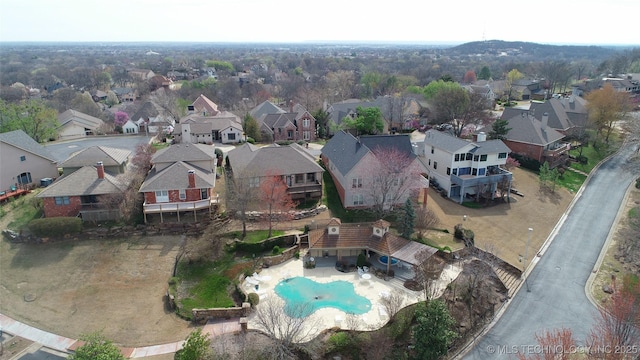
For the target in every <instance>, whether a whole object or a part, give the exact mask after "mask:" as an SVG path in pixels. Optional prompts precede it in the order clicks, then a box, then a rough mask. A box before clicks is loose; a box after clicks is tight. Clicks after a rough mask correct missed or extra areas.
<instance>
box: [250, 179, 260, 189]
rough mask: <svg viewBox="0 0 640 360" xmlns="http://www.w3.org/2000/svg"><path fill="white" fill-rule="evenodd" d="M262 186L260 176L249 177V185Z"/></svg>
mask: <svg viewBox="0 0 640 360" xmlns="http://www.w3.org/2000/svg"><path fill="white" fill-rule="evenodd" d="M258 186H260V178H259V177H252V178H249V187H252V188H253V187H258Z"/></svg>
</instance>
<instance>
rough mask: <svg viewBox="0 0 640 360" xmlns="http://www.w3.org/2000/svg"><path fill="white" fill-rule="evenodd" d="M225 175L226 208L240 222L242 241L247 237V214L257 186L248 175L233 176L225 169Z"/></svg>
mask: <svg viewBox="0 0 640 360" xmlns="http://www.w3.org/2000/svg"><path fill="white" fill-rule="evenodd" d="M225 174H226V176H227V177H226V184H227V196H226V201H227V208H228V209H230V210H231V211H232V212H233V213H234V216H237V217H238V218H239V219H240V221H241V222H242V238H243V239H244V238H245V236H247V212H248V211H249V210H250V208H251V206H252V203H253V202H254V201H255V199H256V194H257V191H258V188H257V186H256V185H257V184H256V183H255V181H254V180H253V179H254V177H253V176H252V174H250V173H246V172H245V173H240V174H235V173H233V171H232V170H231V169H229V168H227V169H225Z"/></svg>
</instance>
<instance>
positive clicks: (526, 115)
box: [502, 111, 570, 168]
mask: <svg viewBox="0 0 640 360" xmlns="http://www.w3.org/2000/svg"><path fill="white" fill-rule="evenodd" d="M502 119H504V120H507V121H508V125H507V128H509V129H510V130H509V132H508V133H507V135H506V136H505V140H504V143H505V145H507V146H508V147H509V149H511V152H513V153H516V154H518V155H521V156H524V157H527V158H529V159H533V160H536V161H538V162H539V163H540V164H544V163H545V162H548V163H549V166H550V167H552V168H553V167H556V166H558V165H560V164H563V163H565V162H566V161H567V160H568V156H569V149H570V145H569V143H567V142H565V141H563V139H564V137H565V135H564V134H562V133H561V132H559V131H557V130H555V129H554V128H552V127H551V126H549V125H548V124H549V120H550V116H549V115H548V114H547V113H544V114H542V121H540V120H538V119H537V118H536V117H534V116H533V115H532V114H531V113H530V112H527V111H520V113H519V114H517V115H512V116H511V117H509V118H505V117H504V114H503V117H502Z"/></svg>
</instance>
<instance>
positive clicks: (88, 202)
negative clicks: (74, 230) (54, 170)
mask: <svg viewBox="0 0 640 360" xmlns="http://www.w3.org/2000/svg"><path fill="white" fill-rule="evenodd" d="M127 185H128V184H125V183H122V182H121V180H120V179H118V178H116V177H115V176H114V175H111V174H109V173H108V172H105V169H104V165H103V164H102V163H101V162H99V163H97V164H96V165H95V166H83V167H81V168H79V169H77V170H75V171H73V172H72V173H70V174H67V175H63V176H62V177H60V178H58V179H57V180H56V181H54V182H53V183H52V184H51V185H49V186H47V187H46V188H45V189H44V190H43V191H42V192H41V193H40V194H38V195H36V197H37V198H40V199H42V204H43V208H44V216H45V217H58V216H71V217H75V216H78V215H80V216H81V217H83V219H85V216H83V214H84V213H87V217H88V216H90V214H89V213H91V212H93V213H95V212H96V211H99V212H102V213H103V218H111V217H114V216H117V212H116V213H115V214H114V213H113V212H110V211H109V210H113V209H112V208H115V207H116V206H115V205H113V204H111V203H112V202H111V201H109V197H110V196H117V195H119V194H122V193H123V192H124V191H125V189H126V188H127Z"/></svg>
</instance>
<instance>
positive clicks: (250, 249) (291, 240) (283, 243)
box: [235, 235, 296, 254]
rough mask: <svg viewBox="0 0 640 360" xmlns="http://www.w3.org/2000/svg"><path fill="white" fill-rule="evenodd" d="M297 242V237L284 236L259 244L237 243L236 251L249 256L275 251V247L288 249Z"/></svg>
mask: <svg viewBox="0 0 640 360" xmlns="http://www.w3.org/2000/svg"><path fill="white" fill-rule="evenodd" d="M295 241H296V237H295V236H294V235H284V236H278V237H275V238H271V239H266V240H264V241H261V242H258V243H246V242H236V243H235V249H236V251H240V252H246V253H249V254H261V253H263V252H265V251H271V250H273V247H274V246H278V247H280V248H288V247H290V246H293V245H294V244H295Z"/></svg>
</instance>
